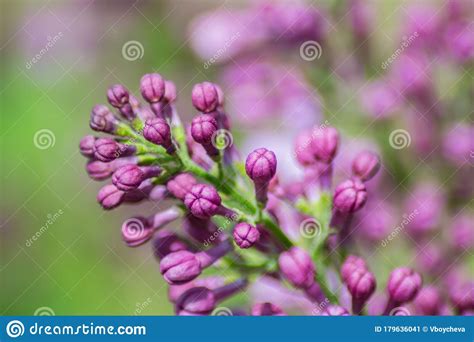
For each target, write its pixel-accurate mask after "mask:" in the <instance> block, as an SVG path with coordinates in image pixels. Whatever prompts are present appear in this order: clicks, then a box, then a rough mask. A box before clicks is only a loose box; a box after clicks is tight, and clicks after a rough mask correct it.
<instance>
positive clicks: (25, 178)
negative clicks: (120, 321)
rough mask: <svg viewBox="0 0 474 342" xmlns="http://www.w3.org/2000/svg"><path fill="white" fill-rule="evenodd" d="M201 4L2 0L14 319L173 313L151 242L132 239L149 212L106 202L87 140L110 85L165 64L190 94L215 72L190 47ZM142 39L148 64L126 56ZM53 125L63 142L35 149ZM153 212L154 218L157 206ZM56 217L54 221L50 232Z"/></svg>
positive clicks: (4, 242)
mask: <svg viewBox="0 0 474 342" xmlns="http://www.w3.org/2000/svg"><path fill="white" fill-rule="evenodd" d="M196 5H197V8H202V7H203V6H205V5H206V4H196ZM208 5H209V4H208ZM194 7H195V5H194V4H193V3H191V2H181V3H175V2H169V3H168V2H136V1H129V2H128V1H113V2H111V1H2V8H1V13H2V14H1V16H2V18H1V22H2V39H1V54H2V63H1V64H2V65H1V67H2V72H1V93H0V94H1V101H2V102H1V145H2V151H1V153H2V155H1V179H2V182H1V190H0V193H1V194H2V201H1V219H2V225H1V248H0V251H1V273H0V276H1V286H0V287H1V289H2V291H1V292H2V295H1V304H0V307H1V308H2V310H1V311H2V314H8V315H17V314H33V313H34V312H35V310H36V309H37V308H39V307H49V308H51V309H52V310H53V311H54V312H55V313H56V314H57V315H60V314H93V315H96V314H128V315H133V314H134V313H137V314H159V313H162V314H163V313H165V314H171V313H172V310H171V306H170V304H169V303H168V300H167V298H166V288H165V287H164V283H163V281H162V278H161V276H160V274H159V272H158V264H157V263H156V261H155V260H154V258H153V255H152V254H151V250H150V249H149V248H148V247H149V246H146V247H144V248H141V249H131V248H127V247H126V246H125V244H124V243H123V242H122V241H121V236H120V226H121V222H123V220H124V219H126V218H128V217H130V216H131V215H132V214H136V212H137V209H134V208H131V207H126V208H121V209H119V210H116V211H113V212H104V211H103V210H102V209H101V208H100V206H99V205H98V204H97V203H96V201H95V196H96V193H97V191H98V189H99V188H100V186H101V184H100V183H96V182H93V181H91V180H90V179H89V178H88V177H87V174H86V172H85V170H84V165H85V159H84V158H83V157H82V156H81V155H80V154H79V153H78V148H77V146H78V142H79V140H80V138H81V137H82V136H83V135H85V134H90V133H91V131H90V129H89V127H88V117H89V112H90V109H91V107H92V106H93V105H94V104H96V103H105V102H106V98H105V92H106V89H107V87H108V86H109V85H111V84H114V83H124V84H126V85H127V86H128V87H130V89H131V90H132V91H135V92H136V90H137V89H138V83H139V80H140V77H141V75H143V74H144V73H147V72H151V71H152V70H159V72H160V73H162V74H164V75H166V76H167V77H169V78H172V79H173V80H174V81H175V82H176V83H177V84H178V85H179V88H180V92H182V93H181V94H180V96H182V97H189V95H190V92H191V87H192V85H193V84H194V83H196V82H198V81H202V80H204V79H205V78H207V77H211V76H209V75H205V74H204V73H203V72H204V71H205V70H204V69H203V68H200V73H198V72H197V70H196V65H198V64H199V61H197V60H195V58H194V57H193V55H192V53H191V52H190V50H189V48H188V47H187V46H186V44H185V36H186V27H185V25H184V24H185V23H186V20H185V18H187V17H189V14H190V13H192V12H193V11H194ZM177 18H179V19H177ZM60 32H61V33H62V34H61V37H60V39H59V40H57V42H56V43H55V44H54V46H53V47H52V48H50V49H49V50H48V52H47V53H46V54H44V55H42V56H41V58H40V59H39V61H37V62H36V63H33V64H32V65H31V67H30V68H28V67H27V63H28V62H30V61H31V60H32V58H33V57H34V56H35V55H36V54H38V53H39V52H40V50H41V49H42V48H43V47H45V46H46V44H47V42H48V39H49V40H50V41H53V40H55V39H54V37H55V36H56V35H58V34H59V33H60ZM51 38H52V39H51ZM130 40H137V41H140V42H141V43H142V44H143V48H144V54H143V57H142V58H141V59H137V60H136V61H128V60H126V59H124V58H123V57H122V52H121V49H122V46H123V45H124V43H125V42H127V41H130ZM190 74H192V75H196V76H195V78H194V79H193V80H190V79H189V77H188V76H187V75H190ZM134 87H135V88H134ZM183 103H184V104H186V102H184V101H183ZM183 103H180V104H179V106H180V108H181V109H182V112H189V110H190V104H188V106H189V107H184V106H182V105H183ZM43 129H47V130H49V131H50V132H51V133H52V134H51V133H50V135H49V137H51V138H52V139H53V140H54V144H52V142H51V141H53V140H50V144H52V145H51V146H50V147H49V148H46V149H40V148H37V147H36V146H35V144H34V136H35V134H36V133H37V132H38V131H40V130H43ZM141 210H143V211H142V212H143V213H145V214H148V213H149V210H150V208H146V206H143V207H141V209H139V210H138V211H141ZM48 215H49V216H48ZM51 217H53V220H52V221H54V223H52V224H50V225H49V226H48V227H46V229H41V227H42V226H46V225H47V221H48V218H51ZM40 230H41V231H42V233H41V232H40ZM38 232H39V235H40V236H39V237H38V239H37V240H36V241H32V243H31V244H30V243H28V242H27V241H28V239H30V238H32V236H33V235H35V234H36V233H38ZM29 245H30V246H29Z"/></svg>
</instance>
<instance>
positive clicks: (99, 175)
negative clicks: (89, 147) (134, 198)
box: [86, 160, 114, 181]
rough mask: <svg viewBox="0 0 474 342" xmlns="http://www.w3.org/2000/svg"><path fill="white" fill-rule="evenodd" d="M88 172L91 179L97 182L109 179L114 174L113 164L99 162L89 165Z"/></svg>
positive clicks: (95, 161)
mask: <svg viewBox="0 0 474 342" xmlns="http://www.w3.org/2000/svg"><path fill="white" fill-rule="evenodd" d="M86 171H87V173H88V174H89V177H91V178H92V179H94V180H97V181H101V180H104V179H107V178H109V177H110V176H111V175H112V173H113V172H114V170H113V168H112V165H111V163H104V162H101V161H99V160H94V161H91V162H89V163H87V165H86Z"/></svg>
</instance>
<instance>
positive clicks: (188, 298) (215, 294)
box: [176, 279, 247, 316]
mask: <svg viewBox="0 0 474 342" xmlns="http://www.w3.org/2000/svg"><path fill="white" fill-rule="evenodd" d="M196 283H197V282H196ZM245 286H247V281H246V280H245V279H239V280H236V281H234V282H233V283H230V284H227V285H224V286H220V287H217V288H214V289H210V288H208V287H204V286H199V287H193V288H191V289H189V290H187V291H186V292H184V293H183V294H182V295H181V296H180V297H179V299H178V300H177V302H176V312H177V314H178V315H185V316H198V315H209V314H211V313H212V311H213V310H214V308H215V306H216V304H217V303H218V302H219V301H222V300H225V299H227V298H229V297H230V296H232V295H234V294H235V293H237V292H239V291H241V290H243V289H244V287H245Z"/></svg>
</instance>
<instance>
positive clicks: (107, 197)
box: [97, 184, 125, 210]
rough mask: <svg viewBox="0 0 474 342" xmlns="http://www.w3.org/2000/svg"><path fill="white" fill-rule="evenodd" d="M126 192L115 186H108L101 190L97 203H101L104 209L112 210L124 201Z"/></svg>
mask: <svg viewBox="0 0 474 342" xmlns="http://www.w3.org/2000/svg"><path fill="white" fill-rule="evenodd" d="M124 195H125V192H123V191H122V190H119V189H117V187H116V186H115V185H113V184H107V185H105V186H104V187H102V188H101V189H100V190H99V193H98V194H97V201H98V202H99V203H100V205H101V206H102V208H104V209H105V210H110V209H113V208H116V207H117V206H119V205H120V204H121V203H122V201H123V197H124Z"/></svg>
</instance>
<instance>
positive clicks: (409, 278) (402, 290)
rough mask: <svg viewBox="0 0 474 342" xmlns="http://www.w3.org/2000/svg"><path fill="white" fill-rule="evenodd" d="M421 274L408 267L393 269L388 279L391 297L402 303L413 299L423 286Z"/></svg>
mask: <svg viewBox="0 0 474 342" xmlns="http://www.w3.org/2000/svg"><path fill="white" fill-rule="evenodd" d="M421 284H422V280H421V276H420V275H419V274H418V273H416V272H415V271H414V270H412V269H410V268H408V267H399V268H396V269H394V270H393V271H392V273H391V274H390V277H389V279H388V285H387V289H388V293H389V295H390V299H391V300H393V301H394V302H396V303H399V304H402V303H406V302H409V301H411V300H413V299H414V298H415V297H416V295H417V294H418V291H419V290H420V288H421Z"/></svg>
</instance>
